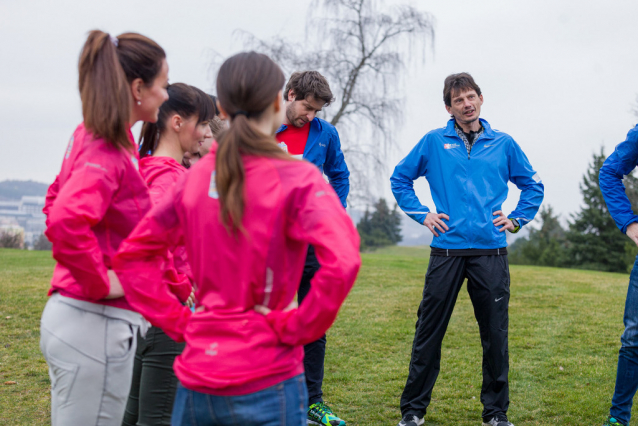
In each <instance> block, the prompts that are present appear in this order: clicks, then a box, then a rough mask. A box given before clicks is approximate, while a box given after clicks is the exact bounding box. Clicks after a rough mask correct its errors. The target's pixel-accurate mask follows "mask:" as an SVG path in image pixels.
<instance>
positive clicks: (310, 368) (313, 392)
mask: <svg viewBox="0 0 638 426" xmlns="http://www.w3.org/2000/svg"><path fill="white" fill-rule="evenodd" d="M319 267H320V265H319V262H318V261H317V256H315V249H314V247H312V246H309V247H308V255H307V256H306V264H305V265H304V269H303V275H302V276H301V283H300V284H299V292H298V293H297V296H298V297H297V299H298V300H299V304H300V305H301V303H302V302H303V300H304V298H305V297H306V296H307V295H308V292H309V291H310V280H311V279H312V277H314V276H315V273H316V272H317V271H318V270H319ZM317 309H320V308H317ZM303 349H304V359H303V366H304V370H305V372H306V387H307V388H308V405H309V406H310V405H312V404H314V403H317V402H321V401H323V391H322V390H321V385H322V384H323V362H324V359H325V357H326V335H325V334H324V335H323V336H322V337H320V338H319V339H318V340H315V341H314V342H312V343H308V344H307V345H305V346H304V347H303Z"/></svg>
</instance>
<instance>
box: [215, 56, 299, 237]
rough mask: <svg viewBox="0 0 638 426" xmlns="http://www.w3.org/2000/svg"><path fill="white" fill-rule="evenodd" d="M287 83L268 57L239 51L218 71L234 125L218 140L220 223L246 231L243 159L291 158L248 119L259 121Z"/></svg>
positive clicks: (220, 88) (221, 92) (223, 98)
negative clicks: (243, 221)
mask: <svg viewBox="0 0 638 426" xmlns="http://www.w3.org/2000/svg"><path fill="white" fill-rule="evenodd" d="M284 83H285V78H284V74H283V72H282V71H281V69H280V68H279V66H278V65H277V64H275V63H274V62H273V61H272V60H271V59H270V58H269V57H268V56H266V55H263V54H260V53H255V52H244V53H239V54H237V55H235V56H233V57H231V58H230V59H228V60H227V61H226V62H224V64H223V65H222V66H221V68H220V69H219V74H218V76H217V96H218V98H219V102H220V104H221V105H222V107H223V108H224V110H225V111H227V112H228V114H229V115H230V117H231V122H230V127H229V128H228V130H226V131H225V132H224V133H223V134H222V135H221V137H220V139H219V141H218V144H219V146H218V148H217V154H216V159H215V184H216V186H217V193H218V194H219V202H220V214H221V221H222V224H223V225H224V226H225V227H226V229H229V228H230V230H232V231H233V232H236V231H237V230H239V231H241V232H244V227H243V225H242V218H243V215H244V208H245V200H244V183H245V180H246V171H245V168H244V161H243V156H244V155H254V156H263V157H271V158H278V159H285V160H291V159H292V157H290V156H289V155H288V154H286V153H285V152H284V151H283V150H282V149H281V148H279V146H278V145H277V140H276V139H275V137H274V136H273V135H266V134H264V133H262V132H261V131H260V130H258V129H257V128H255V127H254V125H253V124H252V123H251V121H250V120H249V119H248V117H255V118H258V117H259V116H260V115H261V114H262V113H263V111H265V110H266V108H268V106H269V105H271V104H272V103H273V102H274V101H275V99H276V98H277V94H278V93H279V91H280V90H281V88H282V87H283V85H284Z"/></svg>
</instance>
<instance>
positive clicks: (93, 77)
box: [78, 30, 166, 149]
mask: <svg viewBox="0 0 638 426" xmlns="http://www.w3.org/2000/svg"><path fill="white" fill-rule="evenodd" d="M165 58H166V54H165V52H164V50H163V49H162V48H161V47H160V46H159V45H158V44H157V43H155V42H154V41H153V40H151V39H149V38H147V37H144V36H143V35H140V34H135V33H126V34H122V35H120V36H118V37H117V38H115V37H111V36H110V35H109V34H107V33H105V32H103V31H99V30H93V31H91V32H90V33H89V36H88V38H87V40H86V43H85V44H84V48H83V49H82V53H81V54H80V61H79V64H78V70H79V75H80V78H79V89H80V98H81V100H82V115H83V116H84V125H85V126H86V128H87V129H89V130H90V131H91V132H93V134H95V135H96V136H99V137H102V138H104V139H106V140H107V141H108V142H109V143H111V144H112V145H113V146H115V147H116V148H124V149H131V148H133V145H132V141H131V140H130V138H129V132H130V125H131V124H132V123H130V120H131V110H132V105H133V97H132V95H131V88H130V84H131V83H132V82H133V80H135V79H136V78H141V79H142V81H143V82H144V84H146V85H148V86H150V85H152V84H153V80H154V79H155V77H156V76H157V75H158V74H159V71H160V69H161V67H162V62H163V60H164V59H165Z"/></svg>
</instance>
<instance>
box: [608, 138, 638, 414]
mask: <svg viewBox="0 0 638 426" xmlns="http://www.w3.org/2000/svg"><path fill="white" fill-rule="evenodd" d="M636 165H638V126H636V127H634V128H633V129H631V130H630V131H629V133H627V139H626V140H625V141H624V142H623V143H621V144H620V145H618V146H617V147H616V150H615V151H614V152H613V154H611V155H610V156H609V157H608V158H607V160H605V163H604V164H603V166H602V167H601V168H600V174H599V182H600V189H601V191H602V193H603V197H605V202H606V203H607V209H608V210H609V213H610V214H611V217H613V219H614V221H615V222H616V226H618V229H620V230H621V231H622V232H623V233H625V234H627V236H628V237H629V238H631V240H632V241H633V242H634V243H635V244H636V245H638V216H637V215H636V214H634V212H633V211H632V210H631V203H630V202H629V198H627V194H626V193H625V186H624V185H623V183H622V179H623V177H624V176H625V175H628V174H630V173H631V172H632V171H633V170H634V168H636ZM624 323H625V331H624V333H623V335H622V337H621V338H620V342H621V347H620V352H619V353H618V370H617V373H616V389H615V390H614V396H613V398H612V400H611V410H609V417H608V418H607V421H606V422H605V426H620V425H624V426H626V425H628V424H629V419H630V418H631V405H632V401H633V399H634V395H635V394H636V389H638V258H637V259H636V263H634V267H633V269H632V271H631V276H630V277H629V290H628V291H627V299H626V301H625V316H624Z"/></svg>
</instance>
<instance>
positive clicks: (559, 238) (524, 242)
mask: <svg viewBox="0 0 638 426" xmlns="http://www.w3.org/2000/svg"><path fill="white" fill-rule="evenodd" d="M538 214H539V216H540V220H541V223H542V224H541V227H540V228H539V229H535V228H531V229H530V231H529V236H528V237H527V238H519V239H518V240H516V241H515V242H514V244H512V245H511V246H510V248H509V250H508V251H509V252H510V253H511V255H510V256H509V257H510V261H511V262H512V263H513V264H519V265H521V264H522V265H541V266H558V267H561V266H566V265H567V263H568V257H567V239H566V238H565V230H564V229H563V227H562V226H561V224H560V220H559V217H558V215H555V214H554V209H552V207H551V206H550V205H544V206H543V207H542V208H541V210H540V212H539V213H538Z"/></svg>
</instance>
